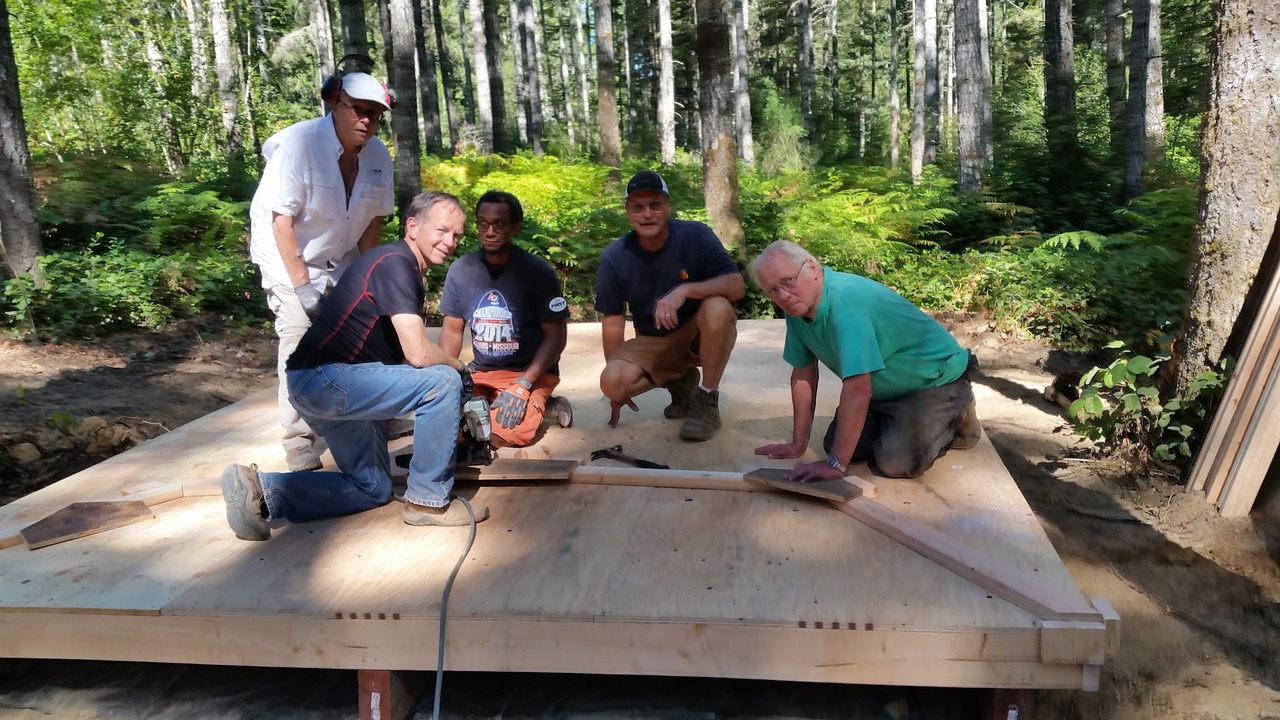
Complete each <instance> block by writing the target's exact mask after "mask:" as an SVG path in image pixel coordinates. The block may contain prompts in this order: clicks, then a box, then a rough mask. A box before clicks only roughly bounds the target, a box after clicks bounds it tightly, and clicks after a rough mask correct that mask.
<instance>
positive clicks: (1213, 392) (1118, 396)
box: [1070, 340, 1231, 476]
mask: <svg viewBox="0 0 1280 720" xmlns="http://www.w3.org/2000/svg"><path fill="white" fill-rule="evenodd" d="M1106 347H1107V348H1108V349H1111V350H1119V355H1118V357H1117V358H1116V359H1115V360H1114V361H1113V362H1112V363H1111V364H1110V365H1108V366H1106V367H1095V368H1093V369H1092V370H1090V371H1089V372H1087V373H1085V375H1084V376H1083V377H1082V378H1081V379H1080V397H1079V398H1078V399H1076V400H1075V401H1074V402H1072V403H1071V408H1070V413H1071V417H1072V419H1073V420H1074V421H1075V425H1076V431H1077V432H1079V433H1080V434H1081V435H1084V436H1085V437H1087V438H1090V439H1092V440H1095V441H1098V442H1100V443H1103V444H1105V445H1106V446H1108V448H1109V449H1111V450H1112V451H1113V453H1114V454H1116V455H1117V456H1118V457H1120V458H1121V459H1123V460H1124V461H1125V462H1126V464H1127V466H1128V469H1129V472H1130V473H1131V475H1134V476H1138V475H1146V474H1147V473H1148V472H1149V470H1150V469H1151V467H1152V464H1153V463H1156V464H1163V465H1168V466H1173V465H1180V464H1185V463H1186V462H1187V461H1188V460H1189V459H1190V458H1191V457H1192V452H1193V450H1194V448H1195V446H1196V445H1198V443H1199V441H1200V440H1201V439H1202V437H1203V433H1204V431H1205V430H1206V429H1207V427H1208V422H1209V418H1210V417H1211V416H1210V415H1209V410H1210V409H1211V408H1212V407H1213V406H1214V405H1215V404H1216V402H1217V400H1218V399H1219V398H1221V396H1222V392H1223V390H1224V389H1225V387H1226V383H1227V378H1228V376H1229V374H1230V370H1231V362H1230V361H1229V360H1224V361H1223V362H1222V363H1221V364H1220V365H1219V366H1218V367H1217V368H1215V369H1212V370H1206V371H1204V372H1203V373H1201V374H1200V376H1199V377H1197V378H1196V379H1195V381H1194V382H1192V384H1191V386H1190V387H1189V388H1188V389H1187V391H1186V394H1185V395H1176V394H1173V395H1170V394H1168V393H1166V394H1165V396H1164V397H1162V395H1161V390H1160V387H1159V385H1158V384H1157V382H1156V373H1157V371H1158V370H1159V368H1160V366H1161V365H1162V364H1163V363H1164V362H1165V361H1167V360H1168V359H1169V355H1168V353H1167V352H1162V353H1158V354H1156V355H1155V356H1154V357H1148V356H1146V355H1135V354H1133V352H1132V351H1131V350H1130V349H1129V348H1127V347H1126V346H1125V344H1124V343H1123V342H1120V341H1118V340H1117V341H1115V342H1112V343H1109V344H1108V345H1107V346H1106Z"/></svg>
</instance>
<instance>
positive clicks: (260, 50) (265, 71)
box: [249, 0, 271, 87]
mask: <svg viewBox="0 0 1280 720" xmlns="http://www.w3.org/2000/svg"><path fill="white" fill-rule="evenodd" d="M249 5H250V10H251V11H252V15H253V40H254V44H255V45H256V46H257V54H258V75H259V76H260V77H261V78H262V86H263V87H267V86H269V85H270V84H271V70H270V67H269V65H268V64H267V59H268V58H269V57H271V50H270V49H269V48H268V47H267V24H266V20H265V19H264V18H263V15H262V0H251V1H250V3H249Z"/></svg>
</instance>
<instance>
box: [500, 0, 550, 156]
mask: <svg viewBox="0 0 1280 720" xmlns="http://www.w3.org/2000/svg"><path fill="white" fill-rule="evenodd" d="M507 16H508V17H509V18H510V19H511V79H512V82H514V83H515V86H516V88H515V91H516V136H517V137H518V138H519V141H520V145H521V146H522V147H529V87H528V85H527V84H526V82H525V72H524V63H525V60H524V53H525V51H524V23H523V22H521V20H520V17H521V16H520V4H519V3H518V2H517V1H516V0H508V1H507ZM538 154H542V151H541V150H539V151H538Z"/></svg>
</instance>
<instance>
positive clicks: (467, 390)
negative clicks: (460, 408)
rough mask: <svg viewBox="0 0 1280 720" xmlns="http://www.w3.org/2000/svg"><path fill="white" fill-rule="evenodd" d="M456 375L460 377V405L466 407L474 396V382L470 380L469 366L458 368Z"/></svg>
mask: <svg viewBox="0 0 1280 720" xmlns="http://www.w3.org/2000/svg"><path fill="white" fill-rule="evenodd" d="M458 374H459V375H461V376H462V404H463V405H466V404H467V401H468V400H470V399H471V396H473V395H475V394H476V381H475V380H473V379H472V378H471V366H470V365H463V366H462V367H460V368H458Z"/></svg>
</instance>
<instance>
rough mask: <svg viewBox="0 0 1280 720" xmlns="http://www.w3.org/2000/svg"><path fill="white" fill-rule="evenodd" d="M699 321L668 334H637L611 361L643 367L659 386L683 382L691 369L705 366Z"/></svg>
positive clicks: (693, 321) (620, 348) (695, 320)
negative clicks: (682, 378) (699, 344)
mask: <svg viewBox="0 0 1280 720" xmlns="http://www.w3.org/2000/svg"><path fill="white" fill-rule="evenodd" d="M698 336H699V328H698V321H697V319H696V318H695V319H694V320H691V321H690V322H687V323H685V324H684V325H682V326H680V327H678V328H676V329H675V330H673V331H672V332H671V333H670V334H668V335H662V336H656V335H637V336H636V337H634V338H632V339H630V340H628V341H626V342H624V343H622V345H621V346H620V347H619V348H618V350H617V352H615V353H614V354H613V357H611V358H609V361H610V362H612V361H614V360H625V361H626V362H629V363H631V364H632V365H636V366H639V368H640V369H641V370H644V372H645V374H646V375H648V376H649V378H650V379H651V380H653V384H654V385H657V386H658V387H665V386H666V385H667V384H669V383H671V382H673V381H675V380H679V379H680V378H681V377H683V376H684V374H685V373H686V372H688V371H689V368H691V367H698V366H701V365H702V360H701V359H700V358H699V357H698Z"/></svg>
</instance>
